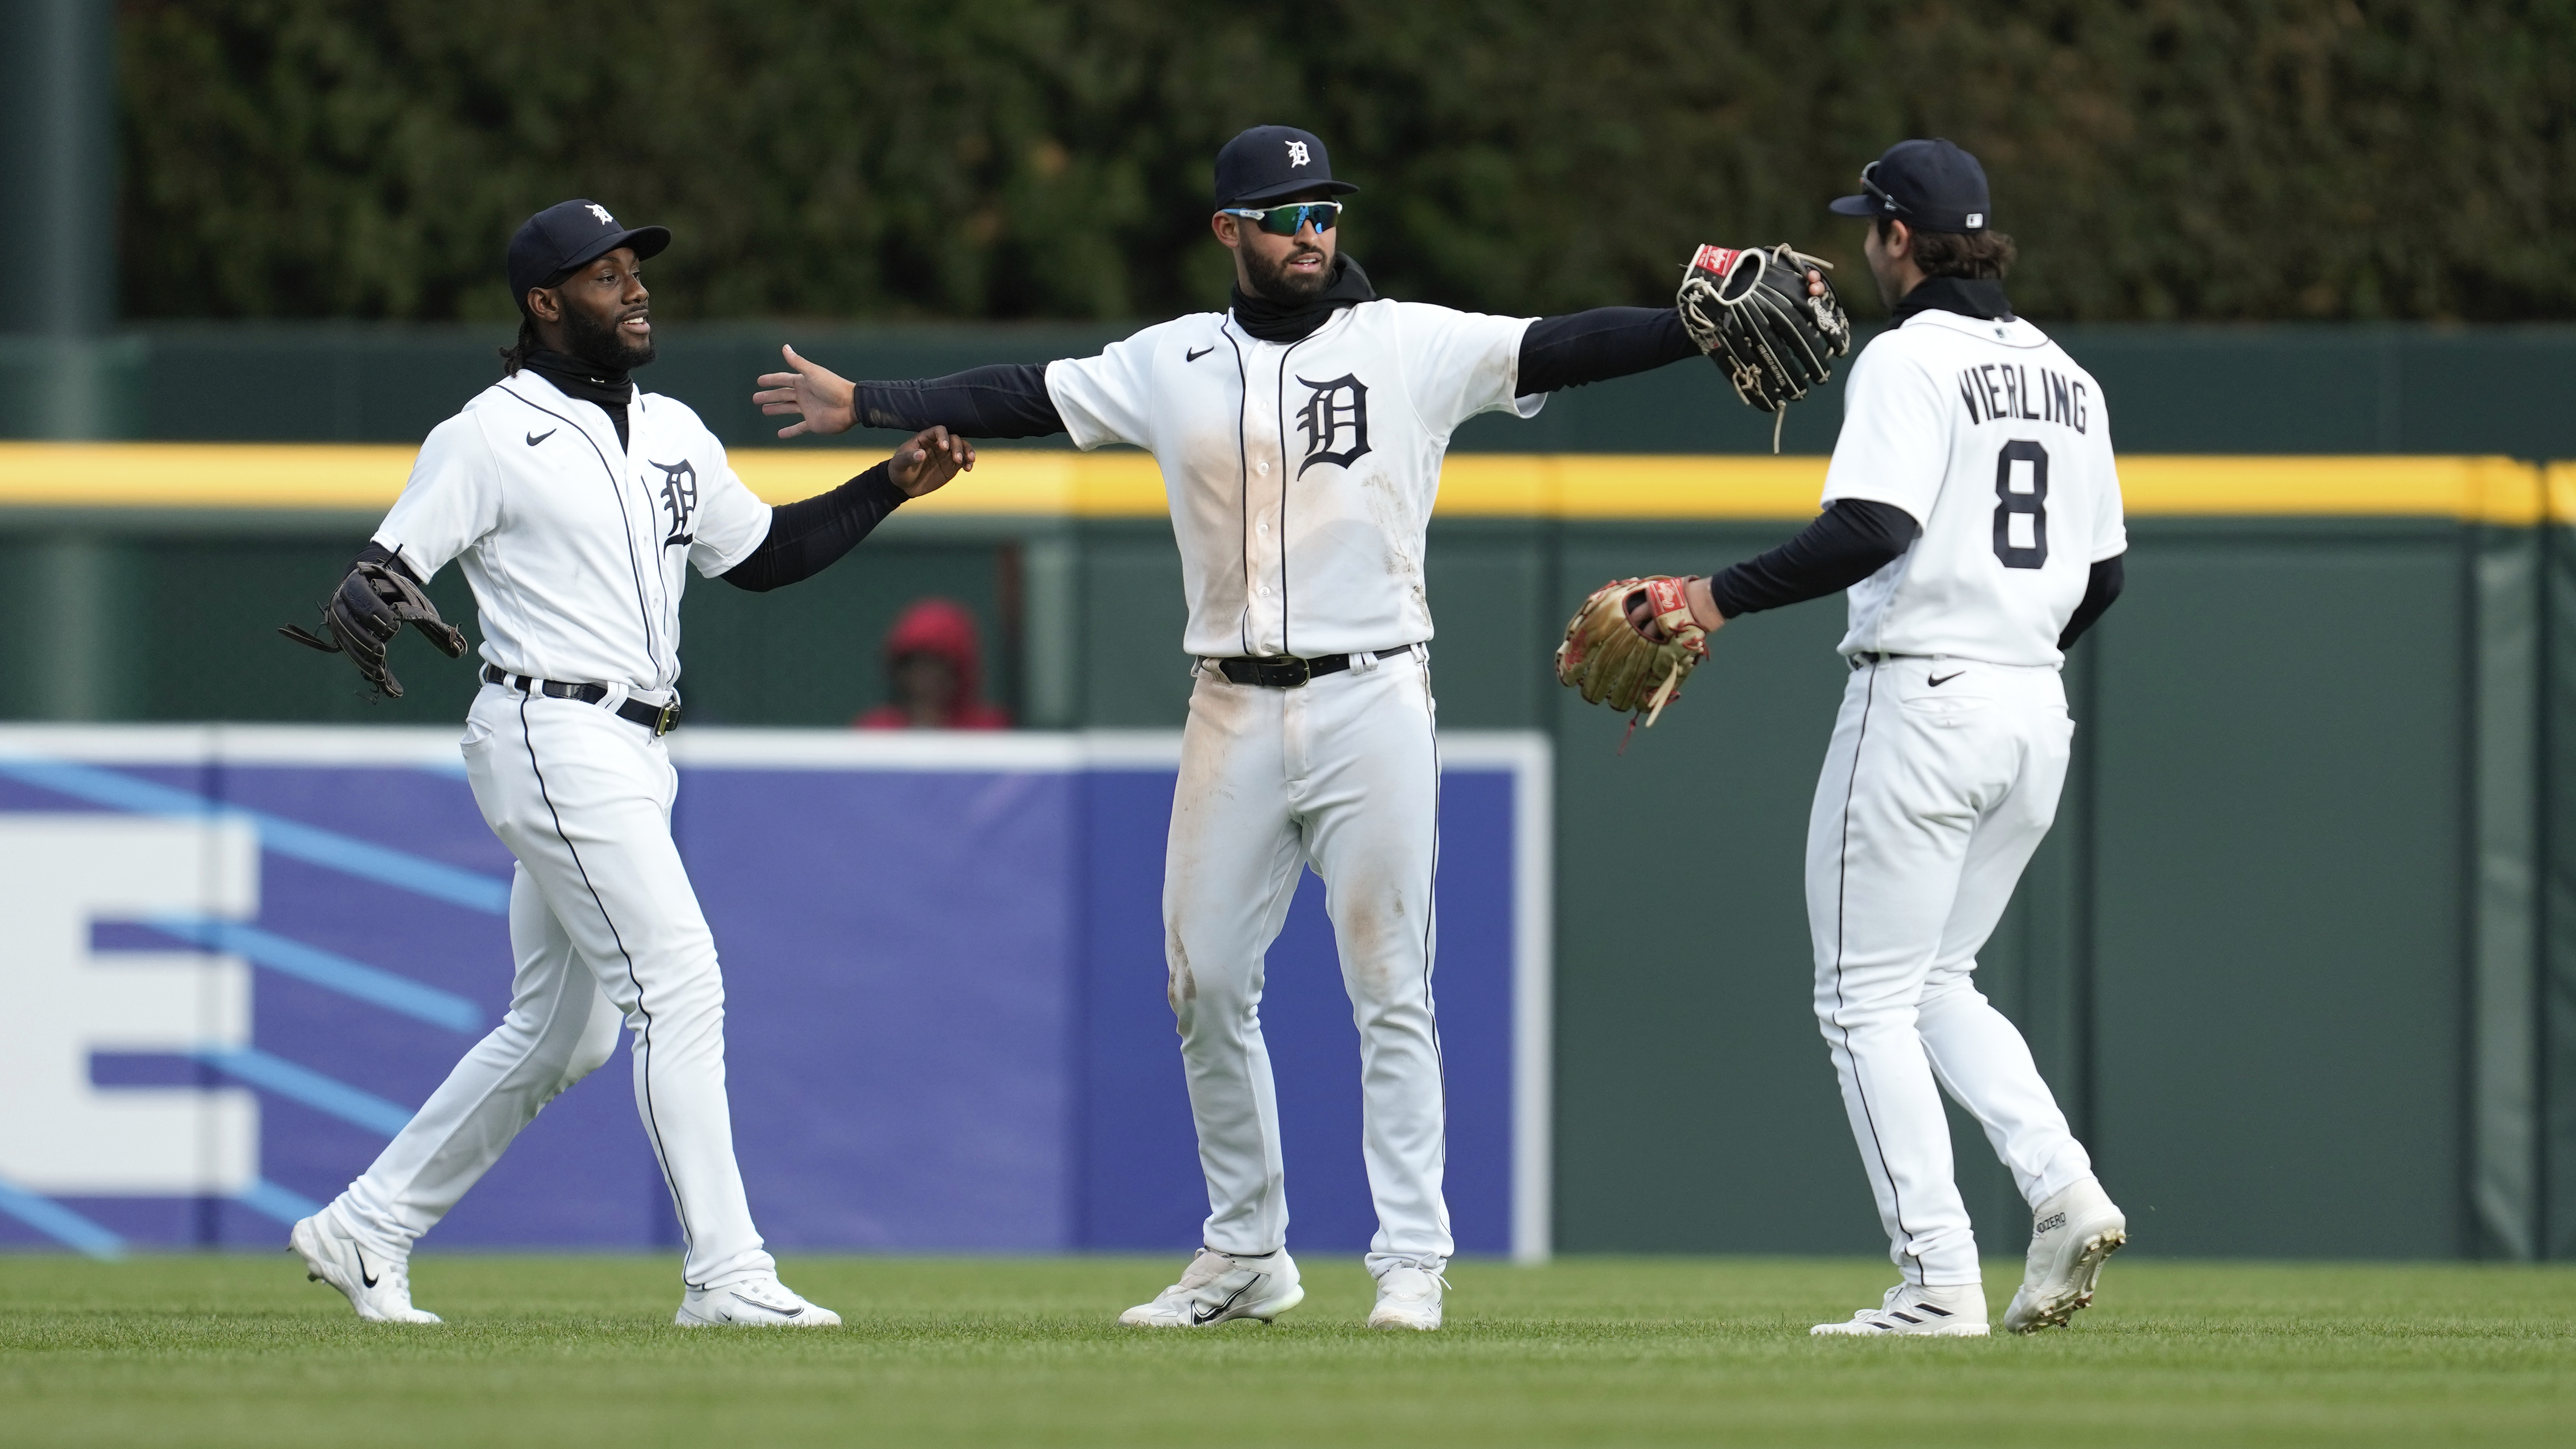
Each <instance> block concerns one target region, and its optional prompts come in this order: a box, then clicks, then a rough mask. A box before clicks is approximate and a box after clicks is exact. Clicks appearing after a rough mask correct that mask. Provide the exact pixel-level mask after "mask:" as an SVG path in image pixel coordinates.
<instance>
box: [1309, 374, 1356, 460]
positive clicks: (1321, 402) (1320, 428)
mask: <svg viewBox="0 0 2576 1449" xmlns="http://www.w3.org/2000/svg"><path fill="white" fill-rule="evenodd" d="M1297 380H1298V381H1299V382H1301V383H1304V384H1305V385H1306V387H1307V388H1308V389H1310V391H1309V393H1308V396H1307V398H1306V406H1305V407H1304V408H1303V409H1301V410H1299V412H1298V414H1297V431H1299V432H1301V433H1304V434H1305V435H1306V456H1305V459H1304V460H1303V461H1301V462H1299V463H1298V465H1297V473H1298V476H1299V477H1303V476H1305V473H1306V470H1307V469H1309V468H1312V467H1314V466H1315V465H1316V464H1318V463H1330V464H1332V465H1333V466H1335V467H1337V468H1347V467H1349V466H1351V464H1352V463H1353V462H1355V461H1357V460H1358V458H1359V456H1360V455H1361V454H1362V453H1365V452H1367V451H1368V450H1369V440H1368V384H1367V383H1364V382H1362V381H1360V380H1359V378H1358V377H1357V376H1356V375H1354V374H1351V373H1344V374H1343V375H1341V376H1340V377H1337V378H1334V379H1333V380H1332V381H1330V382H1317V381H1315V380H1314V379H1313V378H1311V377H1301V378H1299V379H1297Z"/></svg>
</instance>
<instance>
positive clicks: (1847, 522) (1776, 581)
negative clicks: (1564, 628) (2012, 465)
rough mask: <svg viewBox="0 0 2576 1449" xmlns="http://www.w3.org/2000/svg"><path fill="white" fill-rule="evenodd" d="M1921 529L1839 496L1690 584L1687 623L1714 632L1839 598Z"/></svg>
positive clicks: (1905, 517)
mask: <svg viewBox="0 0 2576 1449" xmlns="http://www.w3.org/2000/svg"><path fill="white" fill-rule="evenodd" d="M1922 531H1923V529H1922V526H1921V525H1920V524H1918V523H1916V522H1915V521H1914V515H1913V514H1911V513H1908V512H1906V511H1905V510H1904V509H1902V508H1899V507H1897V506H1896V505H1894V504H1892V503H1880V502H1877V501H1875V500H1872V499H1866V498H1837V499H1835V500H1834V501H1833V502H1832V503H1830V504H1828V505H1826V508H1825V511H1824V512H1822V513H1820V514H1818V515H1816V521H1815V522H1813V523H1810V524H1808V525H1807V526H1806V527H1805V528H1802V529H1800V530H1798V533H1797V536H1796V537H1794V538H1791V539H1790V540H1789V541H1788V542H1787V543H1784V544H1782V545H1780V546H1779V547H1778V548H1775V549H1773V550H1771V551H1770V552H1769V553H1765V554H1762V555H1759V556H1758V557H1754V558H1749V559H1746V560H1745V561H1744V562H1742V563H1740V564H1737V565H1735V566H1734V567H1732V568H1729V569H1727V570H1726V571H1725V572H1723V573H1720V574H1718V575H1717V576H1715V577H1714V578H1695V579H1692V580H1691V581H1690V583H1689V585H1688V586H1687V587H1686V588H1685V589H1684V590H1683V595H1682V596H1683V598H1684V599H1685V600H1687V601H1688V602H1689V604H1690V611H1691V622H1693V623H1695V624H1697V625H1699V626H1700V627H1701V628H1703V629H1706V630H1707V631H1709V632H1710V633H1712V634H1714V633H1716V632H1717V631H1718V630H1719V629H1722V628H1724V627H1725V626H1726V621H1727V620H1729V619H1732V618H1734V617H1736V616H1737V615H1739V614H1752V613H1758V612H1760V611H1761V610H1764V609H1776V608H1779V607H1780V606H1781V605H1783V604H1797V603H1803V602H1805V601H1806V600H1808V599H1821V598H1823V597H1824V596H1825V595H1827V594H1838V593H1840V592H1842V591H1843V590H1845V589H1848V588H1850V587H1851V586H1852V585H1854V584H1856V583H1859V582H1860V581H1861V580H1863V579H1865V578H1868V577H1869V576H1870V575H1871V574H1874V573H1877V572H1878V571H1879V570H1880V569H1883V568H1885V567H1887V566H1888V565H1889V564H1890V563H1892V562H1894V561H1895V560H1896V558H1897V556H1898V555H1900V554H1902V553H1904V552H1905V550H1907V549H1908V548H1911V547H1912V546H1913V544H1914V538H1915V535H1917V534H1919V533H1921V532H1922ZM1628 617H1629V620H1630V622H1632V623H1634V624H1636V626H1637V627H1638V628H1639V629H1641V630H1642V629H1646V627H1647V623H1648V622H1649V620H1648V618H1647V617H1641V616H1640V615H1639V614H1638V613H1637V612H1636V611H1635V610H1631V611H1630V612H1629V615H1628ZM1650 637H1651V631H1650Z"/></svg>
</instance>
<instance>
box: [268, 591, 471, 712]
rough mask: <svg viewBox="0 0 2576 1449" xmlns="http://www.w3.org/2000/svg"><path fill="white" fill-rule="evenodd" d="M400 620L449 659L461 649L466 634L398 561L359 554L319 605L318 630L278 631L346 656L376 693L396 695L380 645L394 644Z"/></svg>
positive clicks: (398, 691)
mask: <svg viewBox="0 0 2576 1449" xmlns="http://www.w3.org/2000/svg"><path fill="white" fill-rule="evenodd" d="M405 624H409V625H411V626H412V627H413V628H415V629H418V630H419V631H420V632H421V633H422V634H424V635H426V636H427V637H428V639H429V642H430V643H432V644H435V645H437V646H438V652H439V653H441V654H444V655H446V656H447V657H448V658H450V659H454V658H456V657H457V656H459V655H461V654H463V653H464V652H465V635H464V634H463V633H462V632H461V631H459V630H458V629H457V628H456V626H455V625H453V624H450V623H448V622H447V621H446V620H445V619H442V618H440V617H438V606H437V605H435V604H432V603H431V602H430V601H429V595H427V594H424V593H422V592H421V590H420V585H419V584H418V583H416V582H414V581H413V579H412V576H411V575H410V574H409V573H408V572H406V571H405V570H404V569H403V567H402V566H401V565H400V564H398V563H394V562H393V561H392V560H390V559H386V560H382V561H379V560H376V559H372V558H367V557H361V558H360V559H359V560H358V562H357V563H355V564H353V565H351V566H350V568H349V576H348V577H347V578H345V579H342V580H341V581H340V588H339V591H338V592H337V593H334V594H333V595H332V596H331V598H330V600H329V602H327V603H325V604H323V606H322V628H323V635H317V634H311V633H307V632H306V631H304V630H302V629H299V628H297V627H296V626H295V625H293V624H289V625H287V626H286V627H284V628H282V629H280V630H278V631H277V632H278V633H280V634H283V635H285V636H286V637H287V638H289V639H292V640H294V641H295V642H296V643H298V644H301V645H303V646H304V647H305V648H307V649H319V650H321V651H322V652H323V653H325V654H346V655H348V656H349V661H350V662H351V663H353V664H355V665H357V666H358V672H359V673H360V674H362V675H365V676H366V679H367V683H369V684H371V685H373V686H375V690H376V693H378V694H381V695H383V696H384V697H385V698H387V699H400V698H402V692H403V688H402V681H401V680H399V679H396V678H394V672H393V670H391V669H389V668H387V667H386V666H385V646H387V645H389V644H391V643H393V641H394V636H395V635H397V634H400V633H401V632H402V630H403V625H405ZM324 635H328V637H327V638H326V637H324Z"/></svg>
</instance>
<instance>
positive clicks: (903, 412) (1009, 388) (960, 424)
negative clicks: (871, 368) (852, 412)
mask: <svg viewBox="0 0 2576 1449" xmlns="http://www.w3.org/2000/svg"><path fill="white" fill-rule="evenodd" d="M855 386H856V388H857V394H856V396H855V397H854V399H853V401H854V402H855V404H856V406H857V411H858V414H859V421H860V422H861V423H863V424H865V425H866V426H868V427H871V428H895V429H899V430H901V431H903V432H907V433H917V432H919V431H921V430H922V429H923V428H935V427H946V428H947V429H948V430H949V431H950V432H952V433H960V434H963V435H965V436H966V437H969V438H1042V437H1045V436H1046V435H1047V434H1049V433H1061V432H1063V431H1064V430H1065V428H1064V417H1063V415H1062V414H1059V413H1058V412H1057V411H1056V410H1055V399H1054V398H1052V397H1049V396H1048V395H1047V386H1046V364H1044V363H1042V362H1002V363H995V364H994V365H992V366H990V367H970V368H968V369H966V370H965V371H964V372H952V373H950V374H949V375H948V376H946V377H931V378H915V379H913V380H911V381H908V382H862V383H858V384H856V385H855Z"/></svg>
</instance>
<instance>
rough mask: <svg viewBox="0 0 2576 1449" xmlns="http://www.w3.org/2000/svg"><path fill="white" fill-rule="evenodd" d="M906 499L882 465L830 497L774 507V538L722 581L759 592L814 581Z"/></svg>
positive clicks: (771, 521) (821, 495)
mask: <svg viewBox="0 0 2576 1449" xmlns="http://www.w3.org/2000/svg"><path fill="white" fill-rule="evenodd" d="M903 501H904V493H903V490H902V489H900V488H897V487H896V486H894V473H893V465H891V464H889V463H879V464H877V465H876V466H875V467H873V468H870V469H869V470H868V471H866V472H864V473H861V474H860V475H859V476H857V477H856V478H853V479H851V480H850V481H849V482H847V483H844V484H842V485H841V486H840V487H838V488H835V489H833V490H832V491H831V492H829V493H818V494H816V495H814V496H813V497H811V498H800V499H798V500H797V501H795V502H794V503H783V504H780V505H779V506H778V507H776V508H774V509H771V510H770V514H769V536H768V537H767V538H764V539H762V540H761V541H760V547H758V548H755V549H753V550H752V551H751V552H750V553H748V554H746V555H744V556H743V560H742V562H740V563H738V564H735V565H734V566H733V567H732V568H729V569H727V570H725V571H724V572H723V573H721V574H719V575H717V577H719V578H721V579H723V580H724V581H725V582H726V583H729V584H731V585H733V586H734V587H735V588H738V589H749V590H751V591H752V592H753V593H755V594H765V593H767V592H769V591H770V590H771V589H775V588H781V587H784V586H785V585H788V584H792V583H795V582H796V581H797V580H799V579H809V578H812V577H813V576H814V575H816V574H819V573H821V572H822V571H823V570H825V569H827V568H830V567H831V566H832V565H833V564H834V563H836V562H838V561H839V560H840V557H841V555H843V554H845V553H848V552H849V551H850V550H851V549H854V548H856V547H858V546H859V540H860V539H863V538H865V537H867V536H868V534H869V533H871V532H873V531H874V530H875V528H876V526H877V525H878V524H880V523H883V522H885V520H886V515H887V514H890V513H892V512H894V511H895V509H896V508H897V507H899V506H901V505H902V503H903Z"/></svg>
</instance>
